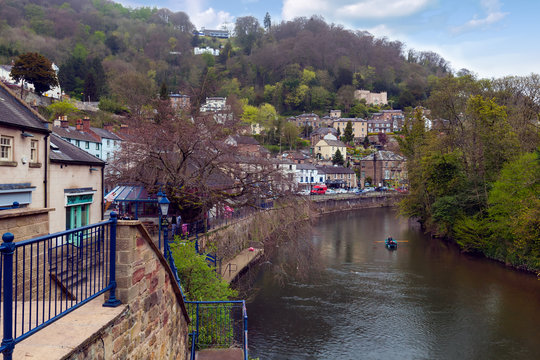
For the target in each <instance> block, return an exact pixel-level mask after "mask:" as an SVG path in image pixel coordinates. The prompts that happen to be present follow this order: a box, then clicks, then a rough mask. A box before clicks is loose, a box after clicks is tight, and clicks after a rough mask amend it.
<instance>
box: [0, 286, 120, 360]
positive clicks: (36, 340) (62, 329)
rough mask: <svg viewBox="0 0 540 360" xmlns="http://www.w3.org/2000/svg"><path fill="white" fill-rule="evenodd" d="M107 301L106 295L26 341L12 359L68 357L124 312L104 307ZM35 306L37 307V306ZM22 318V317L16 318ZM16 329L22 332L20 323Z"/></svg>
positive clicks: (1, 332)
mask: <svg viewBox="0 0 540 360" xmlns="http://www.w3.org/2000/svg"><path fill="white" fill-rule="evenodd" d="M104 301H105V300H104V296H99V297H97V298H96V299H94V300H92V301H90V302H89V303H87V304H85V305H83V306H81V307H80V308H78V309H76V310H74V311H72V312H71V313H69V314H67V315H65V316H63V317H62V318H60V319H59V320H57V321H55V322H54V323H52V324H50V325H49V326H47V327H45V328H44V329H42V330H40V331H38V332H37V333H35V334H34V335H32V336H30V337H28V338H26V339H24V340H23V341H21V342H20V343H18V344H17V345H15V350H14V352H13V360H22V359H26V360H28V359H39V360H53V359H54V360H56V359H60V358H62V357H63V356H65V355H67V354H68V353H69V352H70V351H72V350H73V349H74V348H76V347H77V346H79V345H80V344H82V343H83V342H84V341H85V340H87V339H88V338H90V337H91V336H92V335H93V334H95V333H96V332H97V331H98V330H99V329H101V328H102V327H103V326H105V325H106V324H107V323H109V321H111V320H113V319H114V318H115V317H116V316H118V315H119V314H120V313H122V311H124V309H125V305H120V306H118V307H116V308H109V307H103V306H102V305H103V302H104ZM33 304H34V307H35V303H33ZM21 305H22V303H21V302H19V304H18V306H17V310H18V311H17V312H18V313H20V309H22V306H21ZM64 307H65V306H64ZM38 308H41V301H40V302H39V303H38ZM58 308H60V305H58ZM20 318H21V316H20V314H19V316H17V319H20ZM26 321H28V320H26ZM26 326H28V325H26ZM1 328H2V327H0V329H1ZM17 329H21V323H20V322H19V323H18V324H17ZM17 331H18V332H19V331H20V330H17ZM0 336H3V329H1V330H0Z"/></svg>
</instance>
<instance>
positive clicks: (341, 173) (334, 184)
mask: <svg viewBox="0 0 540 360" xmlns="http://www.w3.org/2000/svg"><path fill="white" fill-rule="evenodd" d="M317 170H318V172H319V173H321V174H322V173H324V174H325V176H326V185H327V186H328V187H329V188H348V189H352V188H356V187H357V186H358V184H357V179H356V173H355V172H354V170H353V169H350V168H346V167H343V166H317Z"/></svg>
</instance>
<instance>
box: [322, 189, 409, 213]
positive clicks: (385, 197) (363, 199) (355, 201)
mask: <svg viewBox="0 0 540 360" xmlns="http://www.w3.org/2000/svg"><path fill="white" fill-rule="evenodd" d="M403 196H404V195H401V194H394V193H383V194H381V193H370V194H368V195H360V196H351V195H347V196H342V197H340V196H334V197H316V196H312V198H313V199H312V209H313V211H314V212H315V213H316V214H317V215H324V214H328V213H333V212H340V211H349V210H358V209H370V208H378V207H390V206H397V204H398V202H399V201H400V200H401V199H402V198H403Z"/></svg>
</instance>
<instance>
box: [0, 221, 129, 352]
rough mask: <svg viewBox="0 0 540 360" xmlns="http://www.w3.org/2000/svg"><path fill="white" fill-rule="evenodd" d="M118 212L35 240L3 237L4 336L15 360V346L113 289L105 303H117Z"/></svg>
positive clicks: (0, 262)
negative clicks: (91, 223)
mask: <svg viewBox="0 0 540 360" xmlns="http://www.w3.org/2000/svg"><path fill="white" fill-rule="evenodd" d="M116 223H117V216H116V213H111V219H110V220H108V221H104V222H101V223H98V224H95V225H89V226H85V227H81V228H77V229H72V230H67V231H63V232H59V233H56V234H51V235H46V236H42V237H38V238H35V239H30V240H23V241H20V242H13V240H14V236H13V234H11V233H5V234H4V235H3V236H2V240H3V243H2V245H1V246H0V252H1V255H2V256H1V258H0V259H1V260H0V267H1V274H2V276H1V278H0V289H2V294H1V295H2V301H3V312H2V318H1V320H2V324H3V329H4V332H3V339H2V344H1V345H0V352H2V353H3V354H4V359H11V358H12V353H13V349H14V347H15V345H16V344H17V343H19V342H20V341H22V340H24V339H26V338H27V337H29V336H30V335H32V334H34V333H36V332H37V331H39V330H41V329H42V328H44V327H45V326H47V325H49V324H51V323H52V322H54V321H56V320H58V319H59V318H61V317H62V316H64V315H66V314H68V313H69V312H71V311H73V310H75V309H76V308H78V307H80V306H82V305H83V304H85V303H87V302H89V301H91V300H92V299H94V298H96V297H98V296H99V295H101V294H103V293H105V292H107V291H110V295H109V299H108V300H107V301H106V302H105V304H104V306H113V307H114V306H118V305H119V304H120V302H119V301H118V300H117V299H116V295H115V289H116V281H115V271H116V270H115V266H116V264H115V255H116Z"/></svg>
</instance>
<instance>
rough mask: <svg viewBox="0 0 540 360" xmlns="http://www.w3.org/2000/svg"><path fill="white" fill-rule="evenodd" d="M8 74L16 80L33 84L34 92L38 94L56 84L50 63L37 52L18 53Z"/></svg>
mask: <svg viewBox="0 0 540 360" xmlns="http://www.w3.org/2000/svg"><path fill="white" fill-rule="evenodd" d="M10 76H11V77H12V78H13V79H14V80H15V81H17V82H18V81H23V82H26V83H30V84H33V85H34V89H35V91H36V93H38V94H40V95H41V94H43V93H44V92H47V91H49V90H50V89H51V88H52V87H54V86H57V85H58V80H57V79H56V73H55V72H54V70H53V68H52V63H51V62H50V61H49V60H48V59H47V58H45V57H44V56H43V55H41V54H38V53H26V54H22V55H19V56H18V57H17V59H16V60H15V63H14V64H13V67H12V68H11V73H10ZM21 91H22V88H21Z"/></svg>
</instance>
